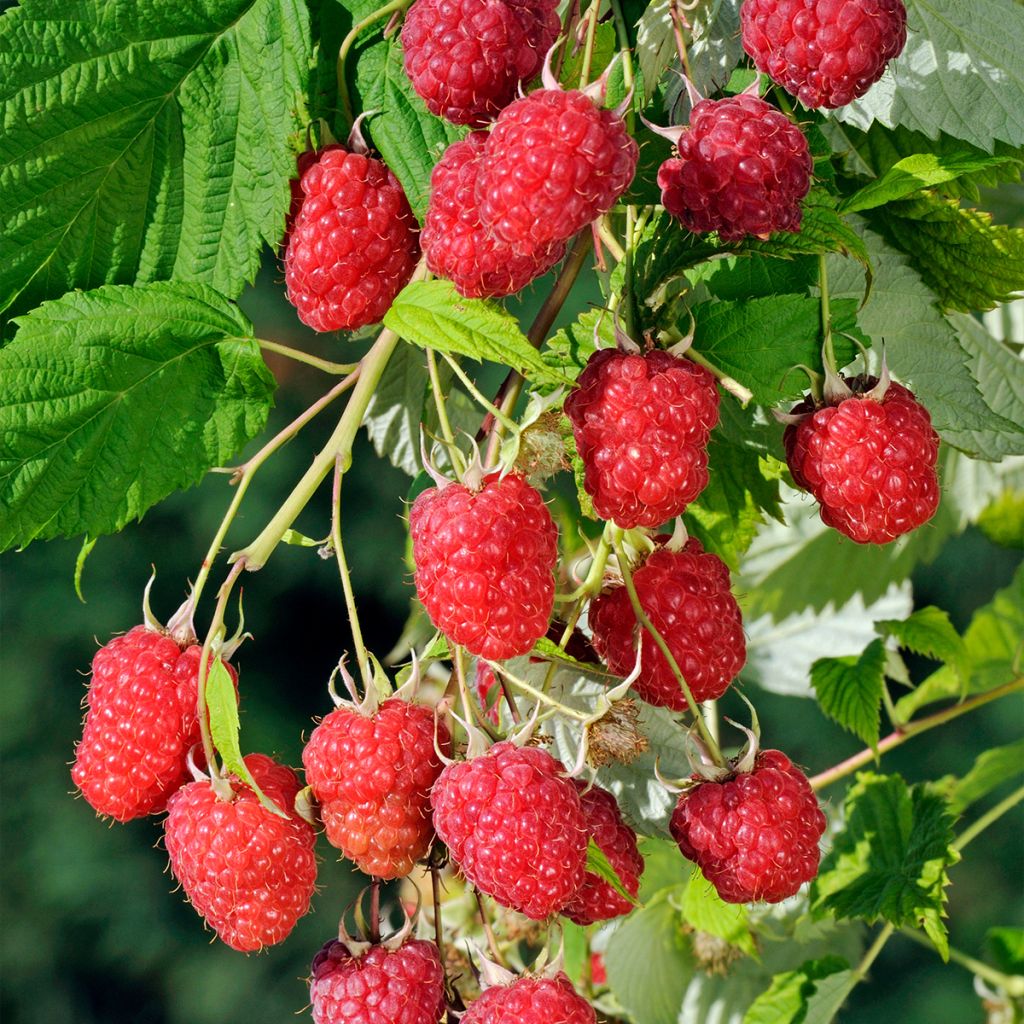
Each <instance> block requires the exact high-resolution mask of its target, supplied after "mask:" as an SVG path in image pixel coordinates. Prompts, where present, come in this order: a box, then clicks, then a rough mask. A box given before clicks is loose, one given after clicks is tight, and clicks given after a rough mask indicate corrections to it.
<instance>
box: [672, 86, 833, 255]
mask: <svg viewBox="0 0 1024 1024" xmlns="http://www.w3.org/2000/svg"><path fill="white" fill-rule="evenodd" d="M677 146H678V153H679V155H678V157H674V158H672V159H669V160H666V161H665V162H664V163H663V164H662V165H661V167H660V168H659V170H658V185H659V186H660V188H661V195H662V202H663V203H664V204H665V209H666V210H668V212H669V213H670V214H672V216H673V217H678V218H679V220H680V221H682V223H683V226H684V227H685V228H687V229H688V230H690V231H693V232H696V233H697V234H701V233H704V232H707V231H717V232H718V234H719V235H720V236H721V238H722V239H723V240H724V241H727V242H734V241H738V240H739V239H741V238H746V237H748V236H756V237H759V238H765V237H767V236H768V235H770V234H772V232H775V231H799V230H800V222H801V220H802V217H803V212H802V210H801V207H800V204H801V202H802V201H803V199H804V197H805V196H806V195H807V193H808V192H809V191H810V188H811V170H812V168H813V166H814V165H813V161H812V160H811V154H810V150H809V148H808V146H807V139H806V138H804V134H803V132H801V131H800V129H799V128H797V126H796V125H795V124H793V122H792V121H790V120H789V118H787V117H786V116H785V115H784V114H781V113H780V112H779V111H778V110H776V109H775V108H774V107H772V106H770V105H769V104H767V103H765V101H764V100H762V99H758V97H756V96H747V95H740V96H731V97H729V98H727V99H724V100H702V101H701V102H700V103H698V104H697V105H696V106H695V107H694V108H693V111H692V113H691V114H690V127H689V128H688V129H686V130H685V131H684V132H683V133H682V135H681V136H680V137H679V142H678V144H677Z"/></svg>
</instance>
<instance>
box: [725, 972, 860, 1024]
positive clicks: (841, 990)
mask: <svg viewBox="0 0 1024 1024" xmlns="http://www.w3.org/2000/svg"><path fill="white" fill-rule="evenodd" d="M825 982H829V983H830V984H829V986H828V988H829V996H830V998H831V1002H832V1003H833V1005H834V1009H833V1010H832V1011H831V1013H830V1014H829V1015H827V1016H825V1015H823V1014H822V1013H821V1012H820V1011H819V1012H818V1015H817V1020H818V1021H820V1022H821V1024H825V1022H826V1021H830V1020H831V1019H832V1018H833V1016H834V1015H835V1013H836V1012H838V1010H839V1007H840V1006H842V1004H843V1002H844V1001H845V999H846V996H847V995H848V994H849V993H850V991H851V990H852V989H853V985H854V977H853V972H852V971H851V970H850V965H849V964H848V963H847V962H846V961H845V960H843V959H842V957H838V956H828V957H825V958H824V959H822V960H808V961H807V962H806V963H804V964H801V965H800V967H798V968H797V969H796V970H795V971H786V972H785V973H784V974H777V975H776V976H775V977H774V978H772V985H771V988H769V989H768V991H767V992H765V993H764V994H763V995H760V996H758V997H757V999H756V1000H755V1001H754V1003H753V1005H752V1006H751V1007H750V1009H749V1010H747V1012H746V1015H745V1016H744V1018H743V1024H805V1022H806V1021H808V1010H809V1008H810V1004H811V1000H812V999H813V998H814V996H816V995H819V993H821V992H822V990H823V989H824V988H825V985H824V984H823V983H825ZM840 994H841V998H840Z"/></svg>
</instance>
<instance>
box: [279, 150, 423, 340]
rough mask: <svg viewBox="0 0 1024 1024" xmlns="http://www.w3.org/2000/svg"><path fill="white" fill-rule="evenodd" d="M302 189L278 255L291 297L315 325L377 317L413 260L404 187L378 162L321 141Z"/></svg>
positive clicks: (324, 327)
mask: <svg viewBox="0 0 1024 1024" xmlns="http://www.w3.org/2000/svg"><path fill="white" fill-rule="evenodd" d="M301 188H302V192H303V196H304V198H303V200H302V206H301V208H300V209H299V213H298V216H297V217H296V218H295V223H294V225H293V227H292V231H291V235H290V237H289V239H288V248H287V249H286V250H285V256H284V276H285V281H286V282H287V284H288V300H289V302H291V304H292V305H293V306H294V307H295V308H296V310H298V313H299V319H300V320H301V321H302V322H303V323H304V324H307V325H308V326H310V327H312V328H313V330H314V331H354V330H356V329H357V328H359V327H365V326H366V325H367V324H373V323H376V322H377V321H378V320H380V319H381V318H382V317H383V316H384V314H385V313H386V312H387V311H388V309H389V307H390V306H391V303H392V302H393V301H394V299H395V296H396V295H397V294H398V293H399V292H400V291H401V290H402V289H403V288H404V287H405V285H406V283H407V282H408V280H409V278H410V277H411V276H412V272H413V270H414V269H415V267H416V261H417V260H418V259H419V243H418V242H417V238H416V234H417V226H416V221H415V219H414V218H413V215H412V210H410V209H409V203H408V201H407V200H406V198H405V193H404V192H403V191H402V186H401V185H399V183H398V179H397V178H396V177H395V176H394V175H393V174H392V173H391V171H390V170H389V169H388V168H387V167H385V166H384V164H382V163H381V162H380V161H379V160H374V159H372V158H371V157H368V156H363V155H362V154H360V153H349V152H348V151H347V150H346V149H345V148H344V147H342V146H326V147H325V148H324V149H323V150H322V151H321V152H320V154H319V156H318V159H317V160H316V161H315V162H314V163H313V165H312V166H311V167H310V168H309V169H308V170H307V171H306V172H305V173H304V174H303V175H302V179H301Z"/></svg>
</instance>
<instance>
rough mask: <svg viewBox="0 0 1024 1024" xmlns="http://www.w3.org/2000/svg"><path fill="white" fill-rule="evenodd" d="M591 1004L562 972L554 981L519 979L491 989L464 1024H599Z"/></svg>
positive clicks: (476, 1004)
mask: <svg viewBox="0 0 1024 1024" xmlns="http://www.w3.org/2000/svg"><path fill="white" fill-rule="evenodd" d="M596 1021H597V1017H596V1016H595V1015H594V1010H593V1008H592V1007H591V1005H590V1004H589V1003H588V1002H587V1001H586V1000H585V999H584V998H583V997H582V996H581V995H579V993H578V992H577V991H576V990H575V989H574V988H573V987H572V982H571V981H569V979H568V978H567V977H566V976H565V975H564V974H563V973H562V972H561V971H559V973H558V974H556V975H555V977H553V978H518V979H517V980H516V981H514V982H512V984H511V985H499V986H496V987H495V988H489V989H487V990H486V991H485V992H484V994H483V995H482V996H481V997H480V998H479V999H477V1000H476V1001H475V1002H473V1003H470V1005H469V1009H468V1010H467V1011H466V1012H465V1014H464V1015H463V1017H462V1021H461V1024H596Z"/></svg>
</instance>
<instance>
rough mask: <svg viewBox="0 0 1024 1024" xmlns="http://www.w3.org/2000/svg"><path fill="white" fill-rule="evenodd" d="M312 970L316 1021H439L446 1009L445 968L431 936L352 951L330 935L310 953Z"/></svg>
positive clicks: (369, 1023)
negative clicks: (393, 947)
mask: <svg viewBox="0 0 1024 1024" xmlns="http://www.w3.org/2000/svg"><path fill="white" fill-rule="evenodd" d="M311 975H312V976H311V978H310V983H309V1001H310V1003H311V1004H312V1007H313V1022H314V1024H438V1022H439V1021H440V1020H441V1016H442V1015H443V1013H444V1009H445V998H444V969H443V968H442V966H441V959H440V957H439V956H438V954H437V946H435V945H434V944H433V943H432V942H423V941H421V940H418V939H415V940H407V941H405V942H404V943H402V945H401V946H399V947H398V948H397V949H389V948H387V946H382V945H374V946H371V947H370V948H369V949H368V950H367V951H366V952H365V953H362V954H359V955H356V956H353V955H352V953H350V952H349V950H348V949H347V948H346V946H345V944H344V943H342V942H339V941H337V940H334V941H332V942H328V943H327V944H326V945H325V946H324V947H323V949H321V950H320V952H319V953H317V955H316V956H315V957H314V959H313V967H312V972H311Z"/></svg>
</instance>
